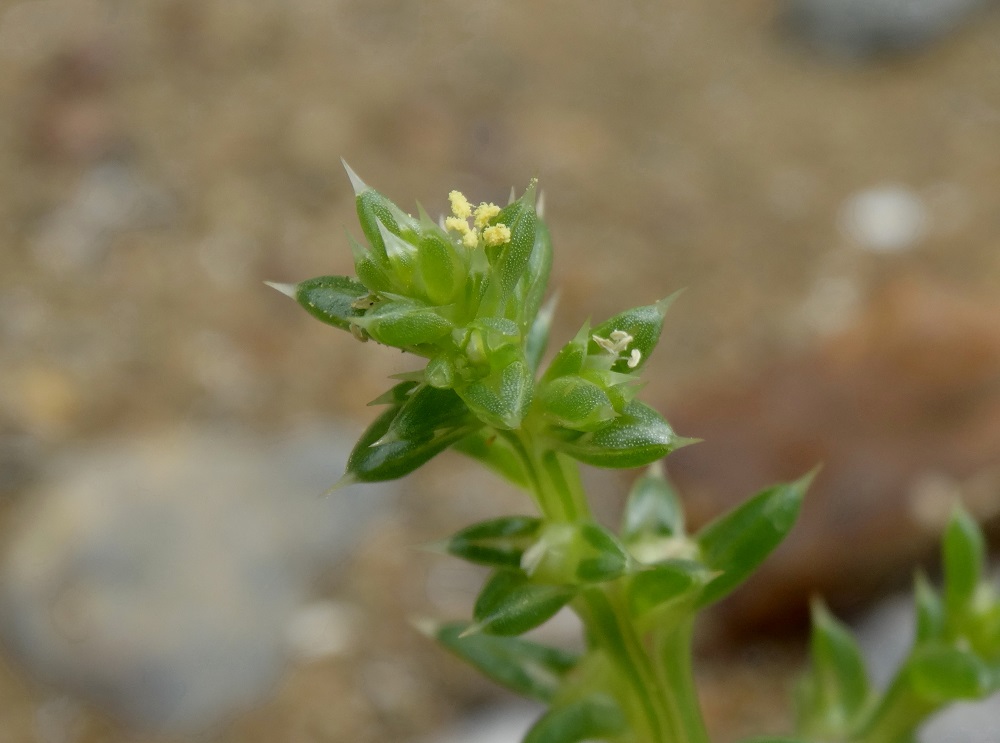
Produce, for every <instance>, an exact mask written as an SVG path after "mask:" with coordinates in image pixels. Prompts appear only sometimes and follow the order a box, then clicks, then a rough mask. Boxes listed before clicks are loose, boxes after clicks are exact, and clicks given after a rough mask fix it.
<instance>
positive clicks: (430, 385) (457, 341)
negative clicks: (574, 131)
mask: <svg viewBox="0 0 1000 743" xmlns="http://www.w3.org/2000/svg"><path fill="white" fill-rule="evenodd" d="M348 174H349V176H350V179H351V183H352V185H353V187H354V190H355V205H356V207H357V215H358V221H359V223H360V226H361V232H362V234H363V239H362V240H355V239H353V238H352V239H351V244H352V250H353V255H354V267H355V272H356V275H354V276H318V277H316V278H312V279H307V280H305V281H301V282H299V283H298V284H294V285H287V284H272V286H274V287H275V288H277V289H279V290H280V291H282V292H284V293H285V294H288V295H289V296H291V297H292V298H294V299H295V300H296V301H297V302H298V303H299V304H300V305H301V306H302V307H303V308H304V309H305V310H306V311H307V312H309V313H310V314H311V315H313V316H314V317H316V318H318V319H319V320H321V321H323V322H325V323H326V324H328V325H331V326H333V327H336V328H339V329H341V330H346V331H348V332H350V333H351V334H352V335H353V336H354V337H355V338H357V339H358V340H360V341H369V340H370V341H374V342H376V343H380V344H383V345H386V346H392V347H395V348H399V349H401V350H403V351H405V352H407V353H409V354H410V355H411V356H413V357H415V358H420V359H423V368H421V369H417V370H414V371H411V372H407V373H405V374H403V375H401V376H400V378H401V379H402V382H401V383H400V384H397V385H396V386H395V387H393V388H392V389H391V390H390V391H388V392H387V393H386V394H385V395H383V396H381V397H380V398H379V399H378V400H377V401H376V403H377V404H380V405H384V406H385V408H384V410H383V412H382V413H381V415H379V417H378V418H377V419H376V420H375V422H374V423H373V424H372V425H371V427H370V428H369V429H368V430H367V431H366V432H365V433H364V434H363V435H362V437H361V440H360V441H359V442H358V446H357V447H356V448H355V450H354V452H353V453H352V455H351V457H350V461H349V463H348V468H347V473H346V476H345V478H344V480H343V482H344V483H349V482H357V481H362V482H373V481H378V480H387V479H393V478H397V477H401V476H403V475H405V474H407V473H409V472H412V471H413V470H414V469H415V468H417V467H419V466H420V465H422V464H424V463H425V462H427V461H428V460H429V459H431V458H432V457H434V456H435V455H437V454H438V453H439V452H441V451H443V450H444V449H447V448H448V447H451V446H454V447H455V448H456V449H458V450H459V451H462V452H465V453H467V454H470V455H471V456H474V457H476V458H479V459H481V460H482V461H484V463H486V464H488V465H489V466H491V467H493V468H495V469H497V470H498V471H500V472H503V473H504V474H507V475H508V476H509V477H510V478H511V479H512V480H514V481H515V482H517V483H518V484H519V485H527V484H528V473H527V472H525V471H524V466H523V463H518V464H512V462H511V460H512V459H515V457H512V456H511V455H510V454H509V452H505V451H503V449H504V447H505V444H504V443H500V444H495V442H496V440H497V438H498V436H497V434H498V433H499V432H510V431H524V432H530V433H531V435H532V436H533V437H534V439H535V440H536V442H538V445H539V446H541V447H543V448H546V449H551V450H554V451H558V452H561V453H563V454H565V455H566V456H568V457H570V458H571V459H575V460H577V461H580V462H585V463H587V464H591V465H595V466H598V467H617V468H628V467H640V466H643V465H646V464H649V463H651V462H653V461H656V460H658V459H660V458H662V457H663V456H665V455H666V454H667V453H669V452H670V451H672V450H674V449H676V448H677V447H678V446H681V445H683V444H685V443H689V440H688V439H684V438H682V437H679V436H677V435H676V434H675V433H674V431H673V429H672V428H671V427H670V425H669V424H668V423H667V422H666V421H665V420H664V419H663V417H662V416H661V415H660V414H659V413H657V412H656V411H655V410H653V409H652V408H650V407H649V406H647V405H645V404H643V403H642V402H640V401H638V400H637V399H635V397H636V394H637V392H638V391H639V388H640V386H641V384H640V381H639V375H640V373H641V371H642V369H643V368H644V367H645V365H646V362H647V360H648V359H649V356H650V354H651V353H652V352H653V349H654V348H655V347H656V344H657V342H658V340H659V337H660V331H661V329H662V327H663V318H664V315H665V313H666V310H667V307H668V306H669V304H670V301H669V300H662V301H657V302H654V303H652V304H649V305H646V306H642V307H636V308H633V309H631V310H627V311H625V312H622V313H619V314H618V315H616V316H614V317H612V318H610V319H608V320H606V321H605V322H603V323H601V324H600V325H598V326H596V327H594V328H590V327H589V326H585V327H584V328H583V329H582V330H581V331H580V332H579V333H578V334H577V335H576V337H574V338H573V339H571V340H570V341H569V342H568V343H566V344H565V345H564V346H563V347H562V348H561V349H559V350H558V352H557V353H556V354H555V358H554V359H553V360H552V362H551V363H550V364H548V366H547V367H544V368H543V367H542V357H543V355H544V353H545V349H546V346H547V343H548V337H549V329H550V327H551V324H552V318H553V314H554V305H553V304H551V303H550V304H548V305H545V304H543V302H544V298H545V293H546V290H547V286H548V279H549V272H550V270H551V267H552V243H551V240H550V238H549V231H548V227H547V226H546V224H545V222H544V220H543V218H542V215H541V214H540V209H539V207H538V201H537V195H536V188H537V187H536V183H535V182H534V181H532V182H531V184H530V185H529V186H528V188H527V189H525V191H524V192H523V193H522V194H521V196H520V197H516V198H515V197H514V195H513V193H512V195H511V199H510V202H509V203H508V204H507V205H506V206H503V207H500V206H497V205H496V204H493V203H487V202H481V203H479V204H478V205H473V204H472V203H470V202H469V201H468V199H466V197H465V196H464V195H463V194H461V193H460V192H458V191H452V192H451V193H450V194H449V201H450V204H451V213H450V214H449V215H447V216H445V217H442V218H441V219H439V220H433V219H431V218H430V217H429V216H428V215H427V213H426V212H425V211H424V210H423V209H422V208H420V209H418V210H417V215H416V216H413V215H412V214H410V213H407V212H405V211H403V210H402V209H400V208H399V207H398V206H396V204H394V203H393V202H392V201H390V200H389V199H388V198H386V197H385V196H384V195H382V194H381V193H379V192H378V191H376V190H375V189H373V188H371V187H370V186H368V185H367V184H366V183H365V182H364V181H362V180H361V179H360V178H359V177H358V176H357V175H356V174H355V173H354V172H353V171H352V170H350V168H348Z"/></svg>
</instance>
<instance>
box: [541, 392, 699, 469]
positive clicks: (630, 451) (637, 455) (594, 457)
mask: <svg viewBox="0 0 1000 743" xmlns="http://www.w3.org/2000/svg"><path fill="white" fill-rule="evenodd" d="M686 443H689V442H688V440H686V439H682V438H680V437H678V436H677V435H676V434H675V433H674V431H673V429H672V428H671V427H670V425H669V424H668V423H667V422H666V421H665V420H663V417H662V416H661V415H660V414H659V413H657V412H656V411H655V410H653V409H652V408H651V407H649V406H648V405H644V404H643V403H641V402H638V401H637V400H633V401H632V402H630V403H629V404H628V405H627V406H626V408H625V411H624V412H623V413H622V414H621V415H619V416H618V417H617V418H614V419H613V420H611V421H610V422H609V423H606V424H605V425H604V426H602V427H601V428H598V429H597V430H596V431H593V432H590V433H585V434H583V435H582V436H580V437H579V438H573V439H567V440H562V439H553V441H552V444H553V446H554V447H555V448H557V449H559V450H560V451H562V452H564V453H565V454H568V455H569V456H571V457H573V458H574V459H578V460H579V461H581V462H583V463H584V464H591V465H593V466H595V467H614V468H619V469H625V468H630V467H642V466H644V465H647V464H652V463H653V462H655V461H656V460H657V459H662V458H663V457H665V456H666V455H667V454H669V453H670V452H671V451H673V450H674V449H676V448H678V447H679V446H682V445H683V444H686Z"/></svg>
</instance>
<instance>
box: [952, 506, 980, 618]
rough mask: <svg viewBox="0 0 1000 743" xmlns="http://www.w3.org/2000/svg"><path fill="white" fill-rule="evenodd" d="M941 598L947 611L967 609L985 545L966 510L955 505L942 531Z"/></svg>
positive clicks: (959, 612) (976, 584)
mask: <svg viewBox="0 0 1000 743" xmlns="http://www.w3.org/2000/svg"><path fill="white" fill-rule="evenodd" d="M943 551H944V601H945V606H947V607H948V612H949V613H950V614H952V615H954V616H961V615H963V614H964V613H965V612H966V611H968V609H969V607H970V604H971V603H972V598H973V596H974V595H975V592H976V587H977V586H978V585H979V581H980V580H981V579H982V574H983V562H984V560H985V559H986V546H985V542H984V540H983V533H982V531H981V530H980V528H979V525H978V524H977V523H976V521H975V520H974V519H973V518H972V516H970V515H969V513H968V511H966V510H965V509H964V508H962V507H960V506H956V507H955V509H954V511H952V514H951V518H950V519H949V521H948V526H947V528H946V529H945V533H944V550H943Z"/></svg>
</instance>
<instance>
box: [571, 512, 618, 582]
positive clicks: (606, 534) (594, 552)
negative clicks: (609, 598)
mask: <svg viewBox="0 0 1000 743" xmlns="http://www.w3.org/2000/svg"><path fill="white" fill-rule="evenodd" d="M579 535H580V539H581V540H582V542H583V545H584V548H583V549H582V550H581V557H580V561H579V563H577V566H576V578H577V580H579V581H581V582H583V583H603V582H605V581H609V580H614V579H615V578H618V577H620V576H622V575H624V574H625V573H626V571H627V570H628V568H629V562H630V561H629V554H628V550H626V549H625V547H624V546H623V545H622V543H621V542H619V541H618V538H617V537H616V536H615V535H614V534H612V533H611V532H610V531H608V530H607V529H605V528H604V527H603V526H601V525H600V524H597V523H594V522H584V523H582V524H580V526H579Z"/></svg>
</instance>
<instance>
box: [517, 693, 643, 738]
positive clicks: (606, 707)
mask: <svg viewBox="0 0 1000 743" xmlns="http://www.w3.org/2000/svg"><path fill="white" fill-rule="evenodd" d="M626 725H627V722H626V719H625V715H624V714H623V713H622V711H621V709H620V708H619V707H618V705H617V704H616V703H615V702H614V700H612V699H611V698H610V697H608V696H605V695H596V694H595V695H593V696H589V697H586V698H584V699H578V700H575V701H573V702H569V703H568V704H564V705H558V706H555V707H553V708H552V709H550V710H549V711H548V712H546V713H545V714H544V715H542V717H541V718H540V719H539V720H538V722H536V723H535V724H534V726H533V727H532V728H531V730H529V731H528V734H527V735H526V736H525V738H524V741H523V743H581V741H596V740H609V739H611V738H614V737H615V736H617V735H618V734H619V733H621V732H623V731H624V730H625V729H626Z"/></svg>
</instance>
